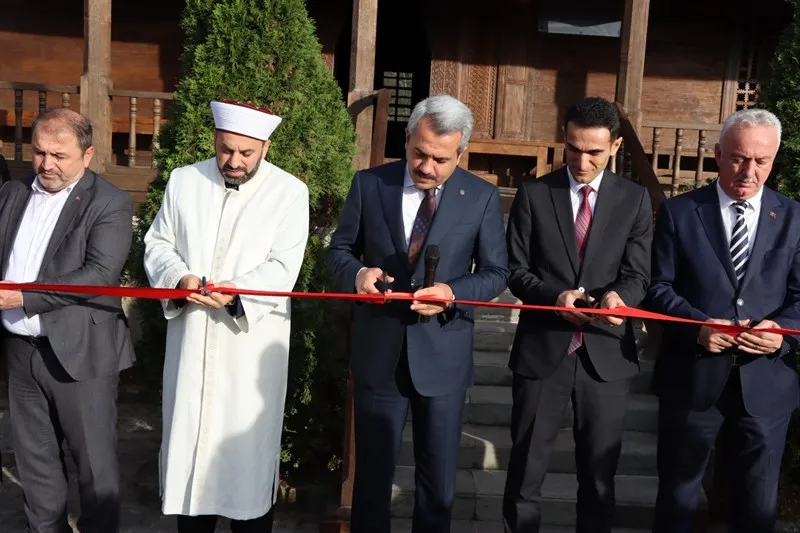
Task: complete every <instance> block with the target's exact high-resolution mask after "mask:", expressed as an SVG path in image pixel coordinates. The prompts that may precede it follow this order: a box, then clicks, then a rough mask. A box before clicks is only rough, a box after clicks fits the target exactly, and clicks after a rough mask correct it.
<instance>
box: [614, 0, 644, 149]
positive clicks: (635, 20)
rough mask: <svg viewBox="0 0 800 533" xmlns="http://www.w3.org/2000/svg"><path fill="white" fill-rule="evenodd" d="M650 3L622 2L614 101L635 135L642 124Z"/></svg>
mask: <svg viewBox="0 0 800 533" xmlns="http://www.w3.org/2000/svg"><path fill="white" fill-rule="evenodd" d="M649 15H650V0H625V15H624V18H623V21H622V36H621V43H620V45H621V46H620V63H619V73H618V74H617V90H616V101H617V102H619V103H620V104H621V105H622V108H623V109H624V110H625V112H626V113H627V114H628V117H629V118H630V121H631V125H632V126H633V127H634V129H635V130H636V132H637V133H639V132H640V131H641V122H642V109H641V106H642V79H643V78H644V58H645V48H646V46H647V20H648V18H649Z"/></svg>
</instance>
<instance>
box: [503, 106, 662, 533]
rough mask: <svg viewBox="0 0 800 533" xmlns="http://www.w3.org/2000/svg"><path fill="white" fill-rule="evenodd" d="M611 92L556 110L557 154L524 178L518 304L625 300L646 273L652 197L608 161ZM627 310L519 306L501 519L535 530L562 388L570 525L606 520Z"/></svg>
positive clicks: (513, 237) (514, 275)
mask: <svg viewBox="0 0 800 533" xmlns="http://www.w3.org/2000/svg"><path fill="white" fill-rule="evenodd" d="M619 127H620V125H619V116H618V115H617V112H616V110H615V109H614V107H613V106H612V105H611V103H610V102H608V101H606V100H603V99H602V98H586V99H584V100H582V101H580V102H578V103H576V104H575V105H573V106H572V107H570V109H569V110H568V111H567V114H566V117H565V120H564V136H565V153H566V159H567V165H566V167H565V168H563V169H560V170H557V171H555V172H553V173H551V174H548V175H546V176H544V177H542V178H541V179H539V180H535V181H534V180H531V181H529V182H527V183H523V184H522V185H521V186H520V187H519V189H518V191H517V195H516V197H515V198H514V203H513V205H512V208H511V213H510V216H509V221H508V231H507V241H508V254H509V270H510V271H511V274H510V278H509V288H510V290H511V292H512V293H513V294H514V295H515V296H516V297H517V298H519V299H520V300H522V301H523V302H524V303H526V304H534V305H548V306H552V305H557V306H560V307H570V308H574V307H581V306H590V307H594V306H597V307H600V308H607V309H614V308H617V307H622V306H631V307H635V306H637V305H639V303H640V302H641V301H642V300H643V299H644V296H645V293H646V291H647V286H648V283H649V280H650V242H651V238H652V219H653V213H652V207H651V204H650V198H649V197H648V195H647V192H646V190H645V189H644V187H642V186H640V185H637V184H636V183H633V182H632V181H629V180H627V179H625V178H621V177H619V176H616V175H614V174H612V173H611V172H610V171H608V170H607V169H606V167H607V166H608V162H609V160H610V158H611V157H613V156H614V155H615V154H616V153H617V150H618V149H619V146H620V144H621V142H622V139H621V138H620V137H619ZM634 329H635V328H634V326H633V324H632V323H631V322H630V321H629V320H623V319H622V318H619V317H613V316H598V315H590V314H585V313H580V312H563V313H540V312H533V311H527V312H526V311H522V312H521V313H520V317H519V324H518V326H517V332H516V336H515V338H514V345H513V349H512V351H511V359H510V362H509V367H510V368H511V370H512V371H513V374H514V376H513V384H512V388H513V400H514V404H513V409H512V418H511V437H512V450H511V458H510V461H509V465H508V469H507V470H508V477H507V478H506V487H505V494H504V497H503V517H504V522H505V528H506V531H507V532H509V533H511V532H515V533H522V532H524V533H534V532H538V531H539V524H540V522H541V513H540V498H541V488H542V483H543V482H544V478H545V473H546V471H547V463H548V460H549V457H550V454H551V452H552V451H553V445H554V444H555V440H556V436H557V434H558V431H559V429H560V428H561V425H562V422H563V418H564V411H565V409H566V407H567V404H568V402H569V400H570V399H571V400H572V407H573V411H574V420H575V422H574V426H573V433H574V438H575V456H576V457H575V458H576V463H577V469H578V483H579V490H578V506H577V507H578V508H577V532H578V533H589V532H598V533H600V532H604V533H609V532H610V531H611V523H612V519H613V514H614V474H615V472H616V469H617V461H618V459H619V453H620V447H621V439H622V420H623V417H624V414H625V408H626V400H627V396H628V381H629V379H630V378H631V377H632V376H633V375H635V374H636V373H637V372H638V370H639V363H638V357H637V352H636V344H635V339H634Z"/></svg>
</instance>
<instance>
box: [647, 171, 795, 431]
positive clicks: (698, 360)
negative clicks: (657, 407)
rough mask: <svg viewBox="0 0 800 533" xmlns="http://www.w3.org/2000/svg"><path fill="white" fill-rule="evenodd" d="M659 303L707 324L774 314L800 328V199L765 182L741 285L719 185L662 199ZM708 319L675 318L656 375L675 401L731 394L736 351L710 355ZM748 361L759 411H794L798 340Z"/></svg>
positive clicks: (696, 405) (746, 388)
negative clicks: (704, 331)
mask: <svg viewBox="0 0 800 533" xmlns="http://www.w3.org/2000/svg"><path fill="white" fill-rule="evenodd" d="M648 303H649V307H650V308H651V309H652V310H653V311H656V312H659V313H665V314H669V315H672V316H676V317H681V318H691V319H695V320H700V321H705V320H707V319H709V318H724V319H729V320H730V319H739V320H745V319H750V320H752V321H753V323H755V322H759V321H761V320H764V319H770V320H774V321H775V322H776V323H777V324H778V325H780V326H781V327H784V328H789V329H800V204H798V203H797V202H795V201H793V200H790V199H789V198H787V197H785V196H783V195H781V194H778V193H777V192H775V191H772V190H770V189H767V188H764V193H763V196H762V198H761V212H760V215H759V217H758V226H757V227H756V236H755V241H754V242H753V243H752V244H751V251H750V258H749V260H748V263H747V270H746V271H745V275H744V277H743V278H742V281H741V283H737V281H736V276H735V274H734V270H733V262H732V260H731V254H730V248H729V243H728V238H727V236H726V234H725V229H724V226H723V222H722V214H721V211H720V206H719V197H718V195H717V190H716V184H713V185H709V186H706V187H702V188H700V189H697V190H694V191H691V192H688V193H686V194H682V195H680V196H676V197H675V198H670V199H669V200H667V201H665V202H664V203H662V204H661V208H660V209H659V213H658V222H657V224H656V231H655V236H654V238H653V283H652V286H651V287H650V290H649V292H648ZM699 332H700V326H694V325H686V324H677V323H666V324H665V325H664V336H663V342H662V350H661V353H660V354H659V357H658V361H657V362H656V368H655V373H654V375H653V385H654V389H655V392H656V393H657V394H658V395H659V397H660V398H661V400H662V405H664V404H665V403H671V404H677V405H678V406H679V407H683V408H686V407H688V408H691V409H696V410H700V411H704V410H706V409H708V408H710V407H711V406H712V405H714V404H715V403H716V402H717V400H718V399H719V397H720V395H721V394H722V391H723V389H724V388H725V384H726V382H727V381H728V376H729V374H730V371H731V362H732V359H731V355H732V354H733V353H734V352H735V351H729V352H725V353H722V354H710V353H708V352H706V351H705V350H704V349H703V348H702V346H700V345H699V344H698V343H697V336H698V334H699ZM784 341H785V342H784V344H783V347H782V348H781V349H780V350H779V351H778V352H776V353H775V354H773V355H772V356H769V357H758V358H756V359H755V360H752V361H751V362H749V363H747V364H745V365H743V366H742V367H741V368H740V375H741V380H742V397H743V400H744V405H745V408H746V409H747V411H748V412H749V413H750V414H751V415H753V416H765V415H768V414H770V413H772V414H774V413H780V412H787V411H791V410H793V409H795V408H796V407H797V406H798V404H800V378H798V374H797V369H796V362H795V355H794V351H793V350H792V349H791V347H792V345H794V346H796V345H797V339H796V338H791V337H784Z"/></svg>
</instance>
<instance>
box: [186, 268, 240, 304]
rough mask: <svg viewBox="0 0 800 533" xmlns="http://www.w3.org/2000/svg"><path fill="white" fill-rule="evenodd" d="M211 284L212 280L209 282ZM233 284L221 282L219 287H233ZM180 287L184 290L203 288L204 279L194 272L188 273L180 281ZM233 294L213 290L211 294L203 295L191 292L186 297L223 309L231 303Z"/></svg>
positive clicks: (191, 300)
mask: <svg viewBox="0 0 800 533" xmlns="http://www.w3.org/2000/svg"><path fill="white" fill-rule="evenodd" d="M208 284H209V285H211V284H212V283H211V282H208ZM232 286H233V285H232V284H230V283H220V284H219V287H232ZM178 288H179V289H184V290H189V291H193V290H200V289H202V288H203V281H202V280H201V279H200V278H198V277H197V276H195V275H194V274H186V275H185V276H183V277H182V278H181V281H180V282H179V283H178ZM233 297H234V295H233V294H222V293H219V292H211V293H209V294H206V295H203V294H200V293H196V294H190V295H189V296H187V297H186V300H187V301H189V302H192V303H193V304H197V305H202V306H204V307H211V308H214V309H221V308H223V307H225V305H226V304H228V303H231V302H232V301H233Z"/></svg>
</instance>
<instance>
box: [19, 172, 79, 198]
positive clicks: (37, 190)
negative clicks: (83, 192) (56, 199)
mask: <svg viewBox="0 0 800 533" xmlns="http://www.w3.org/2000/svg"><path fill="white" fill-rule="evenodd" d="M81 179H83V178H82V177H80V178H78V179H77V180H75V181H74V182H73V183H70V184H69V185H67V186H66V187H64V188H63V189H61V190H60V191H58V192H56V193H51V192H50V191H48V190H47V189H45V188H44V187H42V185H41V184H40V183H39V175H38V174H37V175H36V179H35V180H33V183H31V189H32V190H33V192H35V193H37V194H46V195H48V196H58V195H59V194H61V193H64V194H65V195H69V194H70V193H72V189H74V188H75V186H76V185H77V184H78V182H79V181H81Z"/></svg>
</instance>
